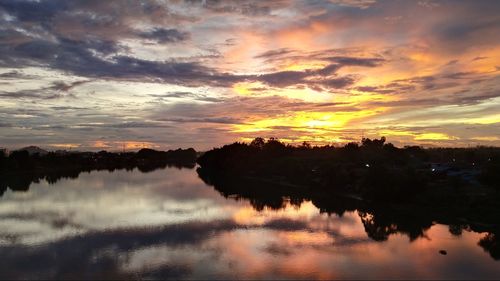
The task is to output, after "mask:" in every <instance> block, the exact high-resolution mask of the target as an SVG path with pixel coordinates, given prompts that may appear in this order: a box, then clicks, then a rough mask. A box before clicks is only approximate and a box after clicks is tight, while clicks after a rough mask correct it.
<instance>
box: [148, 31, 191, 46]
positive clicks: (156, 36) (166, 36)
mask: <svg viewBox="0 0 500 281" xmlns="http://www.w3.org/2000/svg"><path fill="white" fill-rule="evenodd" d="M138 35H139V37H142V38H145V39H149V40H154V41H156V42H158V43H175V42H180V41H185V40H187V39H189V37H190V36H189V33H187V32H181V31H179V30H177V29H165V28H154V29H152V30H149V31H144V32H140V33H138Z"/></svg>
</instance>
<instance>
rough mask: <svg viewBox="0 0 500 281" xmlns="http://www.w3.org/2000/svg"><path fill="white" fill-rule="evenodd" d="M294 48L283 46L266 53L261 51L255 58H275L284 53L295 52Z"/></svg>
mask: <svg viewBox="0 0 500 281" xmlns="http://www.w3.org/2000/svg"><path fill="white" fill-rule="evenodd" d="M293 52H294V50H291V49H289V48H281V49H277V50H270V51H267V52H264V53H261V54H259V55H256V56H254V58H258V59H260V58H265V59H267V58H274V57H282V56H283V55H288V54H290V53H293Z"/></svg>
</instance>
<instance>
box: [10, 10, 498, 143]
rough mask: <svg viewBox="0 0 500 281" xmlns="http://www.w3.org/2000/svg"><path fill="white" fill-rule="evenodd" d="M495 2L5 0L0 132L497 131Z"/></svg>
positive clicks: (442, 135) (391, 134)
mask: <svg viewBox="0 0 500 281" xmlns="http://www.w3.org/2000/svg"><path fill="white" fill-rule="evenodd" d="M499 11H500V2H499V1H430V0H421V1H377V0H358V1H356V0H329V1H326V0H325V1H294V0H279V1H251V0H245V1H238V2H233V1H210V0H207V1H166V2H165V1H153V0H151V1H130V2H126V3H124V2H122V1H83V2H80V1H61V0H53V1H46V0H41V1H1V2H0V26H2V27H0V34H1V36H0V50H1V52H0V118H1V121H0V132H1V134H0V147H5V148H7V149H9V150H15V149H19V148H23V147H26V146H30V145H35V146H38V147H40V148H44V149H49V150H78V151H100V150H108V151H122V150H127V151H131V150H139V149H141V148H143V147H144V148H152V149H157V150H168V149H177V148H189V147H192V148H194V149H196V150H197V151H207V150H209V149H212V148H214V147H220V146H223V145H224V144H229V143H233V142H247V143H248V142H250V141H251V140H252V139H253V138H254V137H258V136H261V137H264V138H270V137H275V138H278V139H279V140H280V141H283V142H284V143H289V144H300V143H302V142H304V141H306V142H308V143H310V144H311V145H313V146H317V145H318V146H321V145H328V144H329V145H336V146H341V145H343V144H345V143H349V142H359V140H360V139H361V138H362V137H366V138H372V139H373V138H379V137H381V136H385V137H386V138H387V140H388V142H390V143H393V144H394V145H395V146H397V147H404V146H406V145H418V146H423V147H464V148H465V147H476V146H494V147H499V146H500V110H499V108H500V36H498V34H500V13H499Z"/></svg>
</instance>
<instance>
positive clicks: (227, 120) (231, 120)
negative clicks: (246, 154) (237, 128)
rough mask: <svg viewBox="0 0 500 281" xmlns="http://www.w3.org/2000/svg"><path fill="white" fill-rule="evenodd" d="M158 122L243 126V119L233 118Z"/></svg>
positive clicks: (174, 119) (175, 119)
mask: <svg viewBox="0 0 500 281" xmlns="http://www.w3.org/2000/svg"><path fill="white" fill-rule="evenodd" d="M158 121H168V122H175V123H217V124H241V123H242V122H243V121H242V119H238V118H231V117H214V118H163V119H158Z"/></svg>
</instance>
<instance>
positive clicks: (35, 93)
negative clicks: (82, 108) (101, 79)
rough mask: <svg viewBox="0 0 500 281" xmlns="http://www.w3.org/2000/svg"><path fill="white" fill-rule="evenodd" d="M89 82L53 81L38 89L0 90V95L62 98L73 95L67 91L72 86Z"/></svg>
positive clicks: (7, 96)
mask: <svg viewBox="0 0 500 281" xmlns="http://www.w3.org/2000/svg"><path fill="white" fill-rule="evenodd" d="M89 82H91V80H83V81H76V82H72V83H66V82H63V81H55V82H52V83H51V85H50V86H47V87H42V88H40V89H30V90H20V91H15V92H9V91H0V96H1V97H5V98H13V99H17V98H20V99H24V98H29V99H46V100H50V99H57V98H63V97H74V95H72V94H71V93H68V92H69V91H70V90H71V89H73V88H74V87H77V86H79V85H82V84H85V83H89Z"/></svg>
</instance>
